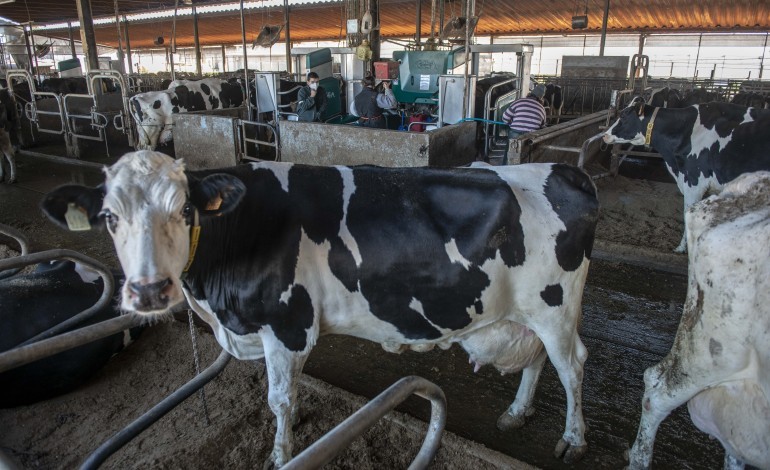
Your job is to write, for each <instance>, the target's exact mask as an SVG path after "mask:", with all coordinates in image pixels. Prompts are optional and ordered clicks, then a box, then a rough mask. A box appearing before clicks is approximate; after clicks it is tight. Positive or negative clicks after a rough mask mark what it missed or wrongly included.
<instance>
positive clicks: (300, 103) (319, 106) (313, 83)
mask: <svg viewBox="0 0 770 470" xmlns="http://www.w3.org/2000/svg"><path fill="white" fill-rule="evenodd" d="M319 81H320V79H319V78H318V74H317V73H315V72H310V73H308V74H307V85H306V86H303V87H302V88H300V90H299V93H298V94H297V116H298V119H299V120H300V121H311V122H319V121H321V115H322V114H323V112H324V111H325V110H326V104H327V100H326V90H324V88H323V87H322V86H320V85H319V84H318V82H319Z"/></svg>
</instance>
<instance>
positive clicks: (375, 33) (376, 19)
mask: <svg viewBox="0 0 770 470" xmlns="http://www.w3.org/2000/svg"><path fill="white" fill-rule="evenodd" d="M370 1H371V4H370V5H369V12H370V13H371V14H372V27H373V28H376V27H377V25H379V24H380V0H370ZM380 42H381V41H380V30H379V28H377V29H372V31H371V32H370V33H369V45H370V46H371V48H372V62H377V61H378V60H380V48H381V44H380Z"/></svg>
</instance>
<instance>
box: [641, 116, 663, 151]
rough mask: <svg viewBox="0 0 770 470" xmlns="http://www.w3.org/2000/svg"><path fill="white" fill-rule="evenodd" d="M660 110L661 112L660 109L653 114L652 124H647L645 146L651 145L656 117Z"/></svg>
mask: <svg viewBox="0 0 770 470" xmlns="http://www.w3.org/2000/svg"><path fill="white" fill-rule="evenodd" d="M658 110H660V108H655V111H653V112H652V117H651V118H650V122H648V123H647V133H646V134H644V145H650V141H651V140H652V127H653V126H654V125H655V116H657V115H658Z"/></svg>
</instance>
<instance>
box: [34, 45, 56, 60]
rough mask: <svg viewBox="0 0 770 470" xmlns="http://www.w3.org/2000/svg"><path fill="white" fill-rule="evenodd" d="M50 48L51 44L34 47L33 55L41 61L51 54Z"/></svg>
mask: <svg viewBox="0 0 770 470" xmlns="http://www.w3.org/2000/svg"><path fill="white" fill-rule="evenodd" d="M52 46H53V43H46V44H41V45H38V46H35V55H36V56H37V58H38V59H42V58H43V57H45V56H47V55H48V54H49V53H50V52H51V47H52Z"/></svg>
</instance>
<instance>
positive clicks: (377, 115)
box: [350, 75, 398, 129]
mask: <svg viewBox="0 0 770 470" xmlns="http://www.w3.org/2000/svg"><path fill="white" fill-rule="evenodd" d="M361 84H362V85H363V87H364V88H363V90H361V92H360V93H359V94H358V95H356V97H355V99H354V100H353V102H352V103H350V114H353V115H354V116H358V123H359V125H361V126H364V127H376V128H379V129H387V124H386V122H385V116H384V114H383V113H384V112H385V110H386V109H395V108H396V106H397V105H398V101H396V95H394V94H393V90H391V89H390V81H383V82H382V88H383V92H382V93H378V92H377V91H375V89H374V77H372V76H371V75H368V76H366V77H364V79H363V80H361Z"/></svg>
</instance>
